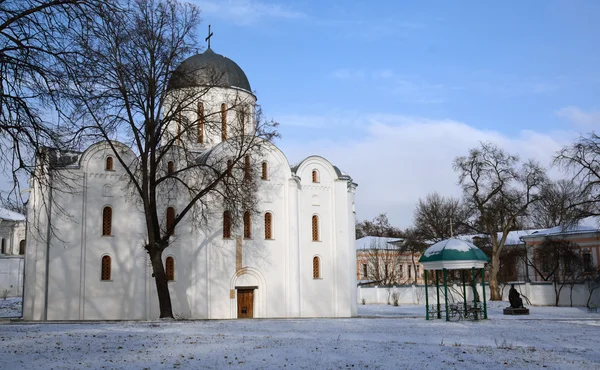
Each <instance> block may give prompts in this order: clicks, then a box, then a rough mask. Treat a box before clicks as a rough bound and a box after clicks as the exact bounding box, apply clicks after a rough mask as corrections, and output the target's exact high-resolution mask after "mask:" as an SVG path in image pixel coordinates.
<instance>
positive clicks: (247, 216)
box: [243, 211, 252, 239]
mask: <svg viewBox="0 0 600 370" xmlns="http://www.w3.org/2000/svg"><path fill="white" fill-rule="evenodd" d="M243 218H244V239H252V214H251V213H250V211H245V212H244V215H243Z"/></svg>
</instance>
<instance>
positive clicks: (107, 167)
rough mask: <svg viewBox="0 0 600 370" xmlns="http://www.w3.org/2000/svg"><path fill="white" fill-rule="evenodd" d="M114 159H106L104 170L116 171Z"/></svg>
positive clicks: (109, 157)
mask: <svg viewBox="0 0 600 370" xmlns="http://www.w3.org/2000/svg"><path fill="white" fill-rule="evenodd" d="M113 162H114V159H113V157H111V156H108V157H106V160H105V163H104V169H105V170H106V171H114V163H113Z"/></svg>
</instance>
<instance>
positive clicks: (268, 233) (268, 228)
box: [265, 212, 273, 240]
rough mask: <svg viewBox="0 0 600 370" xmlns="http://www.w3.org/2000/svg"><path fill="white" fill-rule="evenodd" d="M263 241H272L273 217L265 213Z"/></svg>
mask: <svg viewBox="0 0 600 370" xmlns="http://www.w3.org/2000/svg"><path fill="white" fill-rule="evenodd" d="M265 239H267V240H271V239H273V215H272V214H271V213H269V212H267V213H265Z"/></svg>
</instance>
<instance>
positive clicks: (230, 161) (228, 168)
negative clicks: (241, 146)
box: [227, 159, 233, 177]
mask: <svg viewBox="0 0 600 370" xmlns="http://www.w3.org/2000/svg"><path fill="white" fill-rule="evenodd" d="M232 169H233V161H232V160H231V159H230V160H228V161H227V177H231V170H232Z"/></svg>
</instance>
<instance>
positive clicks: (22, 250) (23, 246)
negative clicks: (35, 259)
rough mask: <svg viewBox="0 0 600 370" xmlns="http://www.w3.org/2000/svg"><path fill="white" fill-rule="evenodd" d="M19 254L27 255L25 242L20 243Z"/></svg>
mask: <svg viewBox="0 0 600 370" xmlns="http://www.w3.org/2000/svg"><path fill="white" fill-rule="evenodd" d="M19 254H20V255H23V254H25V240H21V242H20V243H19Z"/></svg>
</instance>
